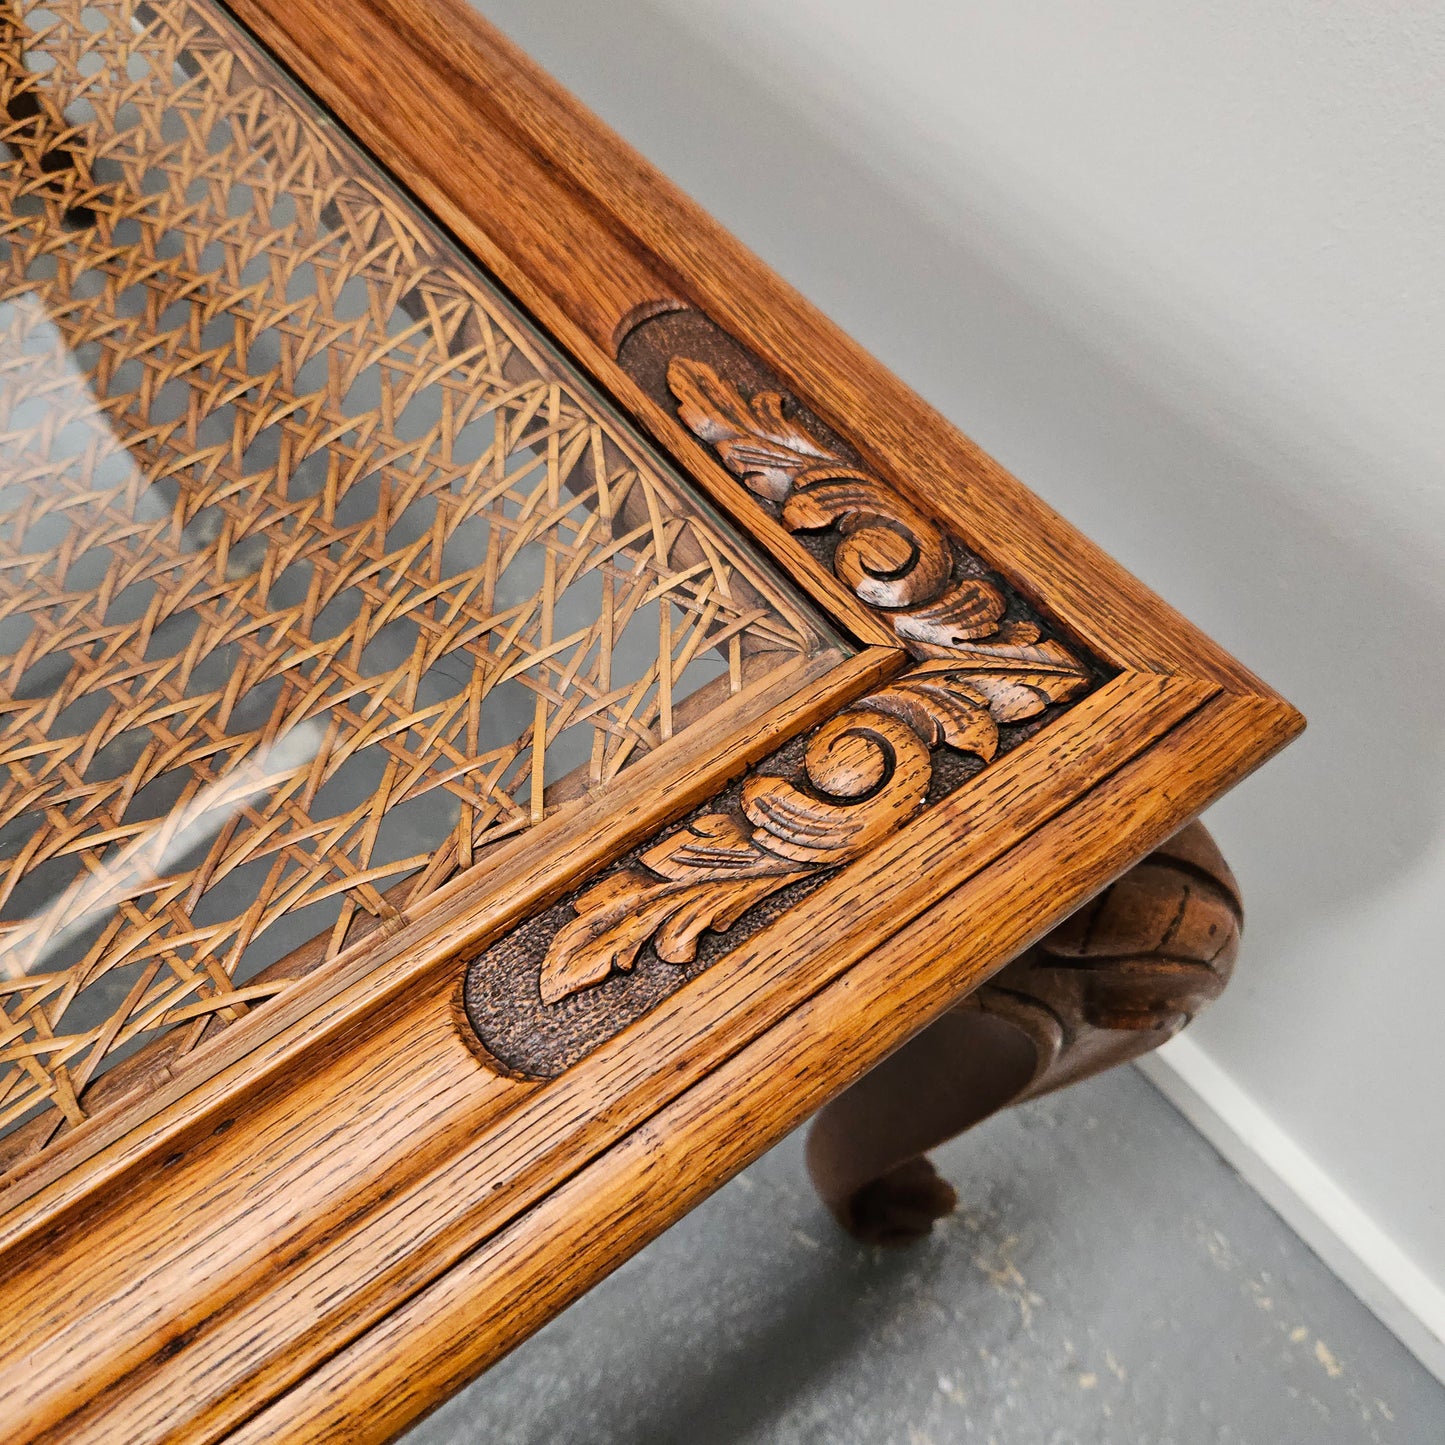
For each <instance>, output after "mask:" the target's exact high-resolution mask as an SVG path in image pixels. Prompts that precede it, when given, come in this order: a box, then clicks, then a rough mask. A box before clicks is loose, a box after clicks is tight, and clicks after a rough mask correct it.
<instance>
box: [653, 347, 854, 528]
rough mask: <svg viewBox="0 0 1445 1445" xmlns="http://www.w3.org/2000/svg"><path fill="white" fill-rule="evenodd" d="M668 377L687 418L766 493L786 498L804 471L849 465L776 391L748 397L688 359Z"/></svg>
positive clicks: (678, 363) (731, 467) (753, 487)
mask: <svg viewBox="0 0 1445 1445" xmlns="http://www.w3.org/2000/svg"><path fill="white" fill-rule="evenodd" d="M667 380H668V385H669V386H671V388H672V392H673V395H674V396H676V397H677V401H678V415H679V416H680V417H681V418H682V420H683V422H684V423H685V424H686V425H687V426H688V427H689V428H690V429H691V430H692V431H693V432H694V433H696V435H698V436H699V437H701V438H702V439H703V441H705V442H707V443H708V445H709V446H711V447H714V448H715V449H716V451H717V453H718V455H719V456H720V457H721V458H722V459H723V462H724V463H725V464H726V465H727V467H728V469H729V470H730V471H733V472H736V473H737V475H738V476H740V477H741V478H742V479H743V481H744V483H745V484H746V486H747V487H748V489H749V491H753V492H756V493H757V494H758V496H760V497H766V498H767V499H768V500H769V501H771V502H781V501H782V500H783V498H784V497H786V496H787V495H788V493H789V492H790V491H792V489H793V484H794V482H795V481H796V479H797V478H798V476H799V475H800V474H802V473H804V472H806V471H809V470H810V469H811V468H813V467H817V466H842V465H843V458H842V457H840V456H839V455H838V454H837V453H836V452H834V451H831V450H830V449H829V448H828V447H825V446H824V445H823V444H822V443H821V442H820V441H819V440H818V439H817V438H816V437H815V436H813V435H812V433H811V432H809V431H807V430H806V429H805V428H803V427H801V426H798V425H797V424H796V423H795V422H792V421H790V420H789V419H788V418H787V417H786V416H784V415H783V399H782V397H781V396H779V395H778V393H777V392H775V391H764V392H760V393H759V394H758V395H757V396H755V397H754V398H753V399H752V400H751V401H745V400H744V399H743V397H742V395H741V394H740V393H739V392H738V390H737V388H736V387H733V386H729V385H728V383H727V382H725V381H724V380H723V379H722V378H721V377H720V376H719V375H718V374H717V372H715V371H714V370H713V369H712V367H710V366H706V365H704V364H703V363H702V362H700V361H688V360H686V359H684V358H682V357H679V358H677V359H676V360H674V361H673V362H672V364H671V366H670V367H669V368H668V373H667Z"/></svg>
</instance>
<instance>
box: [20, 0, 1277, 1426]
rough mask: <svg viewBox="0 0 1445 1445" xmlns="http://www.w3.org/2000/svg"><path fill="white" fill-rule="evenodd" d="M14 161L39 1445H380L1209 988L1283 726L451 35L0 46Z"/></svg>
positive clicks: (28, 1333)
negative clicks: (669, 1272)
mask: <svg viewBox="0 0 1445 1445" xmlns="http://www.w3.org/2000/svg"><path fill="white" fill-rule="evenodd" d="M0 141H3V149H0V226H3V228H4V250H3V251H0V669H3V673H0V719H3V724H0V759H3V764H4V770H5V771H4V774H3V778H0V878H3V896H0V1070H3V1072H0V1269H3V1285H0V1291H3V1294H0V1299H3V1314H0V1317H3V1319H4V1320H5V1322H6V1331H5V1339H4V1350H5V1366H6V1367H5V1369H4V1371H3V1374H0V1422H3V1431H4V1435H5V1438H6V1439H13V1440H17V1441H19V1440H42V1439H43V1440H59V1439H65V1440H74V1441H86V1440H104V1441H114V1440H118V1439H126V1440H151V1439H154V1440H160V1439H166V1440H181V1439H185V1440H197V1441H199V1440H218V1439H222V1438H224V1439H228V1440H238V1441H241V1440H246V1441H263V1440H264V1441H271V1440H275V1439H280V1438H288V1439H289V1438H312V1437H316V1438H320V1437H326V1438H333V1437H344V1438H346V1439H357V1440H361V1439H367V1440H370V1439H377V1440H381V1439H387V1438H390V1437H392V1436H394V1435H395V1434H396V1433H397V1432H399V1431H401V1430H402V1429H404V1428H405V1427H406V1426H407V1425H408V1424H410V1423H411V1422H412V1421H413V1420H415V1419H416V1418H417V1417H418V1416H419V1415H421V1414H422V1413H424V1412H425V1411H426V1410H427V1409H429V1408H430V1407H432V1406H433V1405H435V1404H436V1403H438V1402H439V1401H440V1400H442V1399H444V1398H445V1397H446V1396H447V1395H448V1394H449V1393H450V1392H452V1391H453V1390H455V1389H456V1388H458V1387H459V1386H460V1385H461V1384H462V1383H464V1382H465V1381H466V1380H468V1379H469V1378H471V1377H472V1376H473V1375H475V1374H476V1373H477V1372H478V1371H480V1370H481V1369H483V1368H484V1367H485V1366H486V1365H487V1364H488V1363H489V1362H490V1361H492V1360H494V1359H496V1358H497V1357H498V1356H499V1355H500V1354H501V1353H503V1352H504V1351H505V1350H506V1349H508V1348H509V1347H510V1346H512V1345H514V1344H515V1343H517V1342H518V1341H519V1340H520V1339H522V1338H524V1337H525V1336H526V1335H527V1334H528V1333H529V1332H530V1331H532V1330H533V1329H535V1328H537V1327H538V1326H539V1325H540V1324H541V1323H543V1322H544V1321H545V1320H546V1319H547V1318H549V1317H550V1316H551V1315H552V1314H554V1313H555V1312H556V1311H557V1310H559V1309H560V1308H562V1307H563V1306H564V1305H565V1304H566V1303H567V1302H568V1301H569V1300H571V1299H573V1298H575V1297H576V1296H577V1295H578V1294H579V1293H581V1292H582V1291H584V1290H585V1289H587V1288H588V1286H589V1285H590V1284H592V1283H593V1282H595V1281H596V1280H597V1279H598V1278H599V1277H601V1276H602V1275H603V1274H605V1273H606V1272H607V1271H608V1270H609V1269H611V1268H613V1267H614V1266H615V1265H617V1264H618V1263H619V1262H620V1261H621V1260H623V1259H624V1258H626V1257H627V1256H628V1255H629V1254H631V1253H632V1252H634V1251H635V1250H637V1249H638V1248H639V1247H641V1246H642V1245H643V1244H644V1243H646V1241H647V1240H648V1239H650V1238H652V1237H653V1236H655V1235H656V1234H657V1233H659V1232H660V1231H661V1230H663V1229H665V1228H666V1227H667V1226H668V1225H669V1224H670V1223H671V1222H672V1221H674V1220H675V1219H677V1218H678V1217H679V1216H680V1215H681V1214H682V1213H684V1212H685V1211H686V1210H687V1209H688V1208H690V1207H691V1206H692V1205H694V1204H696V1203H697V1202H698V1201H699V1200H700V1199H702V1198H703V1197H705V1196H706V1195H707V1194H708V1193H709V1192H710V1191H711V1190H713V1189H715V1188H717V1187H718V1186H719V1185H720V1184H721V1183H722V1182H723V1181H725V1180H726V1179H727V1178H729V1177H730V1176H731V1175H732V1174H733V1173H735V1172H736V1171H737V1170H739V1169H741V1168H742V1167H743V1166H744V1165H746V1164H747V1163H748V1162H749V1161H750V1160H751V1159H753V1158H755V1157H756V1156H757V1155H758V1154H759V1153H760V1152H761V1151H763V1150H764V1149H766V1148H767V1147H768V1146H769V1145H771V1144H772V1143H773V1142H775V1141H776V1140H777V1139H779V1138H780V1137H781V1136H782V1135H783V1134H784V1133H785V1132H787V1131H788V1130H789V1129H791V1128H793V1127H794V1126H795V1125H797V1124H798V1123H799V1122H801V1121H802V1120H804V1119H805V1118H807V1117H808V1116H809V1115H810V1114H813V1113H815V1112H817V1111H819V1110H820V1109H821V1113H820V1114H819V1117H818V1120H817V1122H816V1124H815V1126H814V1129H813V1133H812V1135H811V1137H810V1145H809V1161H810V1166H811V1168H812V1171H813V1174H814V1178H815V1182H816V1183H817V1185H818V1187H819V1189H820V1191H821V1193H822V1195H823V1197H824V1199H825V1200H826V1201H827V1202H828V1205H829V1207H830V1208H831V1209H832V1211H833V1212H834V1214H835V1215H836V1217H837V1218H838V1219H839V1221H840V1222H841V1223H842V1224H843V1225H844V1226H845V1227H847V1228H849V1229H851V1230H853V1231H854V1232H855V1233H857V1234H859V1235H860V1236H862V1237H865V1238H869V1239H875V1240H879V1241H884V1242H887V1241H897V1240H906V1239H910V1238H914V1237H916V1236H917V1235H919V1234H920V1233H924V1232H926V1231H927V1229H928V1227H929V1225H930V1223H931V1222H932V1221H933V1220H934V1219H936V1218H938V1217H939V1216H940V1215H941V1214H942V1213H945V1212H946V1211H947V1210H948V1209H949V1208H950V1207H951V1206H952V1202H953V1197H952V1191H951V1189H950V1187H949V1186H948V1185H947V1184H945V1183H944V1182H943V1181H941V1180H940V1179H939V1178H938V1177H937V1176H936V1174H935V1173H934V1172H933V1170H932V1169H931V1167H930V1166H929V1165H928V1163H927V1161H926V1160H925V1159H924V1157H923V1155H924V1153H925V1152H926V1151H927V1150H928V1149H929V1148H930V1147H932V1146H933V1145H934V1144H936V1143H938V1142H939V1141H940V1140H942V1139H943V1138H945V1137H947V1136H948V1135H949V1134H951V1133H955V1132H957V1131H958V1130H960V1129H962V1128H966V1127H968V1126H969V1125H970V1124H972V1123H974V1122H976V1121H977V1120H978V1119H980V1118H982V1117H984V1116H985V1115H986V1114H988V1113H990V1112H992V1111H993V1110H994V1109H996V1108H999V1107H1002V1106H1003V1105H1005V1104H1007V1103H1008V1102H1010V1101H1012V1100H1014V1099H1017V1098H1021V1097H1024V1096H1026V1095H1029V1094H1035V1093H1039V1092H1042V1091H1044V1090H1046V1089H1049V1088H1054V1087H1058V1086H1059V1085H1061V1084H1064V1083H1068V1082H1070V1081H1071V1080H1073V1079H1075V1078H1079V1077H1082V1076H1083V1075H1085V1074H1087V1073H1091V1072H1094V1071H1096V1070H1098V1069H1101V1068H1104V1067H1108V1066H1110V1065H1112V1064H1114V1063H1118V1062H1121V1061H1123V1060H1125V1059H1128V1058H1130V1057H1134V1056H1136V1055H1138V1054H1141V1053H1143V1052H1145V1051H1146V1050H1147V1049H1149V1048H1152V1047H1154V1046H1155V1045H1156V1044H1157V1043H1159V1042H1160V1041H1162V1040H1163V1039H1165V1038H1167V1037H1169V1036H1170V1035H1172V1034H1173V1033H1174V1032H1175V1031H1177V1029H1178V1028H1179V1027H1181V1026H1182V1025H1183V1024H1184V1023H1186V1022H1187V1021H1188V1019H1189V1018H1190V1017H1192V1016H1193V1014H1195V1013H1196V1012H1197V1011H1198V1010H1199V1009H1200V1008H1201V1007H1203V1006H1204V1005H1205V1004H1206V1003H1207V1002H1208V1001H1209V1000H1210V999H1212V998H1213V997H1214V996H1216V995H1217V994H1218V992H1219V991H1220V989H1221V988H1222V987H1223V985H1224V983H1225V981H1226V979H1227V977H1228V973H1229V970H1230V968H1231V967H1232V964H1233V960H1234V955H1235V951H1236V948H1237V943H1238V935H1239V905H1238V897H1237V891H1236V889H1235V887H1234V884H1233V880H1232V879H1231V878H1230V876H1229V872H1228V869H1227V868H1226V867H1225V865H1224V863H1223V861H1222V860H1221V859H1220V857H1219V855H1218V852H1217V851H1216V850H1215V849H1214V846H1213V844H1212V843H1211V842H1210V840H1209V839H1208V836H1207V835H1206V834H1205V833H1204V831H1203V830H1202V828H1200V827H1199V825H1198V824H1197V823H1191V822H1190V820H1191V819H1192V818H1194V816H1195V815H1196V814H1197V813H1198V812H1199V811H1200V810H1201V809H1202V808H1204V807H1205V806H1206V805H1207V804H1209V803H1210V802H1211V801H1213V800H1214V799H1215V798H1216V797H1217V796H1218V795H1219V794H1220V793H1221V792H1223V791H1224V790H1225V789H1226V788H1228V787H1229V786H1230V785H1232V784H1233V783H1234V782H1236V781H1237V780H1238V779H1240V778H1241V777H1242V776H1244V775H1245V774H1246V773H1247V772H1249V771H1250V770H1251V769H1252V768H1253V767H1255V766H1256V765H1258V764H1259V763H1260V762H1262V761H1263V760H1264V759H1265V758H1267V757H1268V756H1269V755H1270V754H1271V753H1273V752H1274V751H1275V750H1276V749H1278V748H1279V747H1280V746H1282V745H1283V744H1284V743H1286V742H1288V741H1289V739H1290V738H1291V737H1293V736H1294V735H1295V734H1296V733H1297V732H1298V731H1299V729H1300V727H1301V726H1302V722H1301V719H1300V718H1299V715H1298V714H1297V713H1296V712H1295V711H1294V710H1293V709H1292V708H1291V707H1290V706H1289V705H1288V704H1287V703H1286V702H1284V701H1283V700H1282V699H1281V698H1279V697H1278V696H1277V695H1276V694H1274V693H1273V692H1271V691H1270V690H1269V688H1267V687H1266V686H1265V685H1264V684H1263V683H1261V682H1260V681H1259V680H1258V679H1257V678H1255V677H1254V676H1253V675H1252V674H1251V673H1249V672H1248V671H1247V670H1246V669H1245V668H1243V667H1242V666H1240V664H1238V663H1237V662H1235V661H1234V660H1233V659H1231V658H1230V657H1229V656H1228V655H1227V654H1225V653H1224V652H1223V651H1221V650H1220V649H1219V648H1218V647H1216V646H1215V645H1214V644H1213V643H1211V642H1210V641H1209V640H1208V639H1207V638H1205V637H1203V636H1202V635H1201V634H1200V633H1198V632H1197V631H1196V630H1195V629H1194V628H1192V627H1191V626H1190V625H1189V624H1188V623H1187V622H1185V621H1184V620H1183V619H1182V618H1180V617H1179V616H1178V615H1177V614H1175V613H1174V612H1173V611H1172V610H1171V609H1170V608H1169V607H1168V606H1166V605H1165V604H1164V603H1163V602H1161V601H1160V600H1159V599H1158V598H1157V597H1155V596H1153V595H1152V594H1151V593H1149V592H1148V591H1147V590H1146V589H1145V588H1143V587H1142V586H1140V585H1139V584H1138V583H1137V582H1135V581H1134V580H1133V579H1132V578H1130V577H1129V576H1127V575H1126V574H1125V573H1124V572H1122V571H1121V570H1120V569H1119V568H1118V567H1117V566H1116V565H1115V564H1114V563H1112V562H1111V561H1110V560H1109V559H1108V558H1107V557H1106V556H1104V555H1103V554H1102V553H1101V552H1100V551H1099V550H1098V549H1097V548H1095V547H1094V546H1093V545H1092V544H1090V543H1089V542H1088V541H1087V540H1086V539H1085V538H1083V537H1082V536H1081V535H1080V534H1079V533H1077V532H1076V531H1074V530H1073V529H1072V528H1071V527H1070V526H1069V525H1068V524H1067V523H1065V522H1064V521H1062V520H1061V519H1060V518H1059V517H1057V516H1056V515H1054V514H1053V513H1052V512H1051V511H1050V510H1049V509H1048V508H1047V507H1046V506H1044V504H1043V503H1041V502H1040V501H1039V500H1038V499H1037V498H1036V497H1034V496H1032V495H1031V494H1030V493H1029V492H1028V491H1027V490H1026V489H1025V488H1024V487H1023V486H1022V485H1020V483H1019V482H1017V481H1016V480H1014V479H1013V478H1012V477H1010V476H1009V475H1008V474H1007V473H1005V472H1004V471H1003V470H1002V469H1001V468H1000V467H999V466H998V465H997V464H996V463H994V462H993V461H991V460H990V459H989V458H988V457H986V456H985V455H983V454H982V453H981V452H980V451H979V450H978V449H977V448H976V447H974V446H973V445H972V444H970V443H969V442H968V441H967V440H966V439H965V438H964V437H962V436H960V435H959V434H958V432H956V431H955V430H954V429H953V428H952V427H950V426H949V425H948V424H947V423H946V422H945V421H944V420H943V419H942V418H941V417H939V416H938V415H936V414H935V413H934V412H932V411H931V410H929V408H928V407H927V406H925V405H924V404H923V403H922V402H921V401H920V400H919V399H918V398H917V397H916V396H914V395H913V394H912V393H911V392H909V391H908V390H907V388H905V387H904V386H903V385H902V384H901V383H899V382H898V381H897V380H896V379H895V378H893V377H892V376H890V375H889V374H888V373H887V372H886V371H885V370H884V369H883V368H882V367H880V366H879V365H878V363H877V362H875V361H873V360H872V359H871V358H869V357H868V356H867V355H866V354H864V353H863V352H862V351H861V350H860V349H859V348H858V347H857V346H856V345H855V344H853V343H852V342H850V341H849V340H848V339H847V338H846V337H844V336H842V335H841V334H840V333H839V332H838V331H837V330H836V328H834V327H833V326H832V325H831V324H830V323H829V322H828V321H827V320H826V319H825V318H824V317H822V316H820V315H819V314H818V313H817V312H816V311H815V310H813V309H812V308H811V307H810V306H809V305H808V304H807V303H806V302H805V301H803V300H802V299H801V298H800V297H799V296H797V295H796V294H795V293H793V292H792V291H790V290H789V289H788V288H787V287H786V286H785V285H784V284H783V283H782V282H781V281H780V280H779V279H778V278H777V277H776V276H774V275H773V274H772V273H771V272H770V271H768V270H767V268H766V267H764V266H763V265H762V264H761V263H760V262H759V261H757V259H756V258H754V257H752V256H751V255H749V254H748V253H747V252H746V251H745V250H744V249H743V248H742V247H741V246H740V245H739V244H738V243H737V242H736V241H735V240H734V239H732V238H731V237H730V236H728V235H727V234H726V233H725V232H724V231H722V230H721V229H720V228H719V227H718V226H717V225H716V224H715V223H714V222H712V221H711V220H710V219H709V218H708V217H707V216H706V215H704V214H702V213H701V212H700V211H699V210H698V209H697V208H696V207H695V206H693V205H692V204H691V203H690V202H688V201H687V200H686V199H685V198H684V197H682V196H680V195H679V194H678V193H677V192H676V191H675V190H674V189H673V188H672V187H670V186H669V185H668V183H667V182H666V181H664V180H663V179H662V178H661V177H660V176H659V175H658V174H657V173H656V172H655V171H653V170H652V169H651V168H650V167H649V166H648V165H647V164H646V163H645V162H644V161H643V160H642V159H640V158H639V157H638V156H636V155H635V154H633V153H632V152H631V151H630V150H628V149H627V147H626V146H624V145H623V144H622V143H621V142H620V141H618V140H617V138H616V137H614V136H612V135H611V134H609V133H608V132H607V131H606V130H605V128H603V127H602V126H601V125H600V124H599V123H598V122H597V121H596V120H595V119H594V118H593V117H591V116H590V115H588V114H587V113H586V112H585V111H583V110H582V109H581V108H580V107H579V106H578V105H577V104H576V102H575V101H573V100H571V99H570V98H569V97H568V96H566V95H565V94H564V93H562V92H561V91H560V90H559V89H558V88H557V87H556V86H555V85H554V84H553V83H552V82H550V81H549V80H547V79H546V78H545V77H544V76H542V75H541V74H540V73H538V72H537V71H536V70H535V68H534V67H532V66H531V64H530V63H529V62H528V61H527V60H526V59H525V58H524V57H522V56H520V55H519V54H517V53H516V51H515V50H513V49H512V48H511V47H510V46H509V45H508V44H507V43H506V42H505V41H503V40H502V39H501V38H500V37H499V36H497V35H496V34H495V33H494V32H493V31H492V30H491V29H490V28H489V27H488V26H487V25H486V24H485V23H484V22H483V21H482V20H480V19H479V18H478V17H477V16H476V15H474V14H473V13H472V12H471V11H470V10H468V9H467V8H465V6H463V5H461V4H460V3H457V0H428V3H423V0H348V3H346V4H344V5H338V4H335V3H325V0H285V3H282V0H235V3H233V4H232V6H231V7H230V9H229V10H227V9H223V8H222V7H221V6H220V5H219V4H217V3H215V0H96V3H92V4H82V3H79V0H45V3H44V4H40V3H36V4H31V3H28V0H3V3H0ZM1141 860H1142V861H1141ZM1141 1207H1147V1203H1142V1204H1141Z"/></svg>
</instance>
